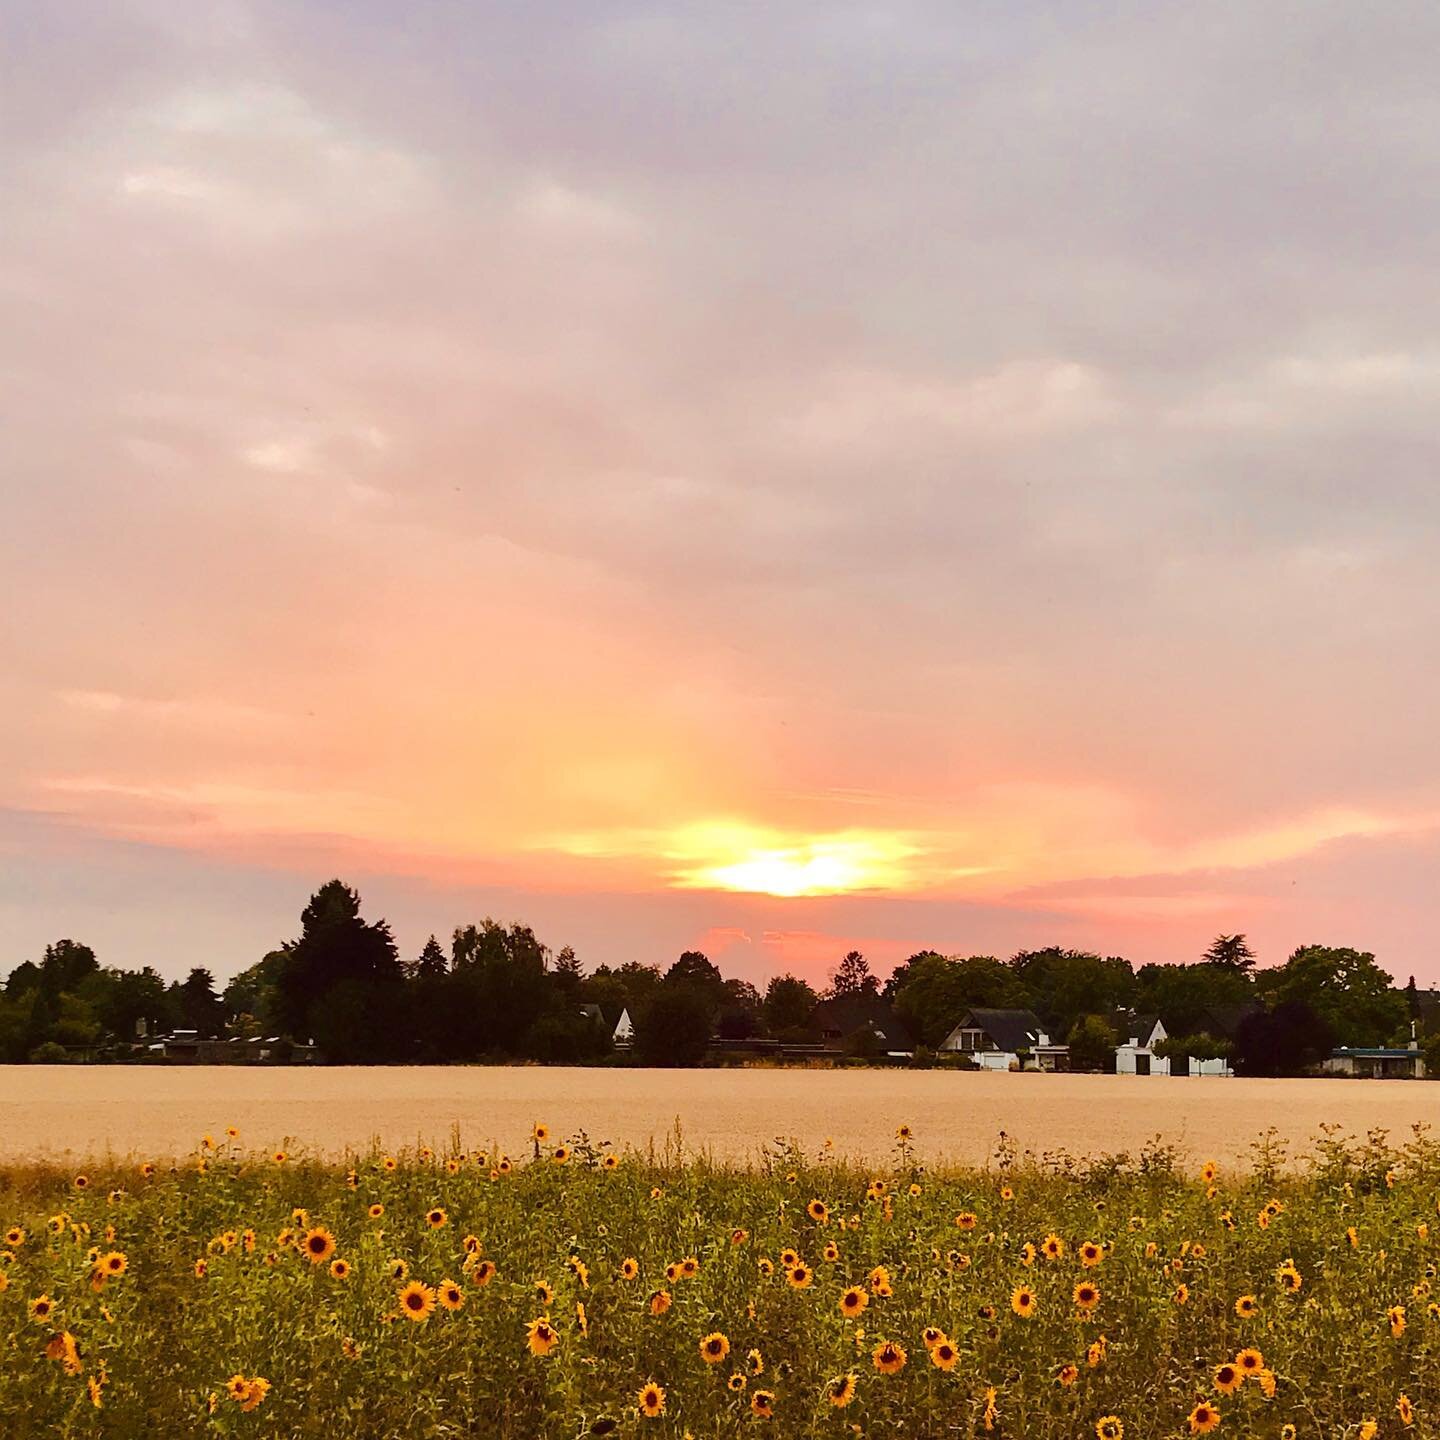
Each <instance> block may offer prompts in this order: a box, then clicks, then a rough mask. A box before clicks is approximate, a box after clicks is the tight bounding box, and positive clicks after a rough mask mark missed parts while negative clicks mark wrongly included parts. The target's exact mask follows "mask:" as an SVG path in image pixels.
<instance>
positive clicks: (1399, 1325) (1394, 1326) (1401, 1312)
mask: <svg viewBox="0 0 1440 1440" xmlns="http://www.w3.org/2000/svg"><path fill="white" fill-rule="evenodd" d="M1387 1318H1388V1319H1389V1321H1390V1333H1391V1334H1392V1335H1393V1336H1394V1337H1395V1338H1396V1339H1397V1340H1398V1339H1399V1338H1400V1337H1401V1336H1402V1335H1403V1334H1404V1333H1405V1307H1404V1306H1403V1305H1392V1306H1391V1307H1390V1309H1389V1312H1388V1317H1387Z"/></svg>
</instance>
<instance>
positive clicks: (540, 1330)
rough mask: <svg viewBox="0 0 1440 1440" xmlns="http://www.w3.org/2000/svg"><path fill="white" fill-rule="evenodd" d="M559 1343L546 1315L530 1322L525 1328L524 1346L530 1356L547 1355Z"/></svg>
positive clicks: (558, 1338) (557, 1336) (558, 1337)
mask: <svg viewBox="0 0 1440 1440" xmlns="http://www.w3.org/2000/svg"><path fill="white" fill-rule="evenodd" d="M559 1343H560V1336H559V1335H558V1334H557V1333H556V1331H555V1327H554V1326H553V1325H552V1324H551V1323H550V1317H549V1316H548V1315H542V1316H540V1318H539V1319H537V1320H532V1321H531V1322H530V1323H529V1324H528V1325H527V1326H526V1327H525V1344H526V1345H527V1346H529V1348H530V1353H531V1354H532V1355H548V1354H549V1353H550V1352H551V1351H552V1350H553V1349H554V1348H555V1347H556V1346H557V1345H558V1344H559Z"/></svg>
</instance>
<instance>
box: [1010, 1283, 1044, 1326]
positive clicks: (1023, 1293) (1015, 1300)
mask: <svg viewBox="0 0 1440 1440" xmlns="http://www.w3.org/2000/svg"><path fill="white" fill-rule="evenodd" d="M1037 1304H1038V1302H1037V1300H1036V1298H1035V1292H1034V1291H1033V1290H1032V1289H1031V1288H1030V1287H1029V1286H1028V1285H1021V1286H1019V1287H1018V1288H1017V1289H1016V1290H1015V1292H1014V1293H1013V1294H1012V1295H1011V1296H1010V1308H1011V1309H1012V1310H1013V1311H1014V1312H1015V1313H1016V1314H1017V1315H1018V1316H1019V1317H1020V1318H1021V1319H1022V1320H1028V1319H1029V1318H1030V1317H1031V1316H1032V1315H1033V1314H1034V1313H1035V1309H1036V1306H1037Z"/></svg>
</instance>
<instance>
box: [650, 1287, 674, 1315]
mask: <svg viewBox="0 0 1440 1440" xmlns="http://www.w3.org/2000/svg"><path fill="white" fill-rule="evenodd" d="M669 1308H670V1292H669V1291H668V1290H657V1291H656V1292H655V1293H654V1294H653V1295H652V1296H651V1297H650V1313H651V1314H652V1315H663V1314H664V1313H665V1312H666V1311H667V1310H668V1309H669Z"/></svg>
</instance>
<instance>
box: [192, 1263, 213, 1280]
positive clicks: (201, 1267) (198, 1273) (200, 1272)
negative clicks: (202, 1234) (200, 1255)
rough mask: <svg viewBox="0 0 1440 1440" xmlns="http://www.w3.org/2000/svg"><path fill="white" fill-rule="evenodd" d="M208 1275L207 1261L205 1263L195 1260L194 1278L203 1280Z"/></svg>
mask: <svg viewBox="0 0 1440 1440" xmlns="http://www.w3.org/2000/svg"><path fill="white" fill-rule="evenodd" d="M209 1273H210V1266H209V1263H208V1262H207V1261H205V1260H197V1261H196V1262H195V1278H196V1279H197V1280H203V1279H204V1278H205V1277H206V1276H207V1275H208V1274H209Z"/></svg>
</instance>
